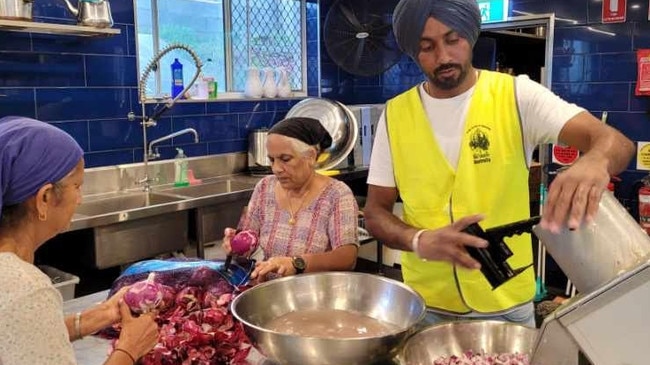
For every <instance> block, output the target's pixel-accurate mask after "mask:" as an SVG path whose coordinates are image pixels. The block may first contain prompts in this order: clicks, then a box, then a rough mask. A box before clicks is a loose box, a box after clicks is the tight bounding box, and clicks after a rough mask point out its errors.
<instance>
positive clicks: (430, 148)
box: [386, 71, 535, 313]
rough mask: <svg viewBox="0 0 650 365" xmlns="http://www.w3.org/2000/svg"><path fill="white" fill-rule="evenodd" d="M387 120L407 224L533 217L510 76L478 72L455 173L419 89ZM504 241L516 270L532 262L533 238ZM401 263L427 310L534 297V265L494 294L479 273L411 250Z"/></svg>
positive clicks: (483, 306) (508, 303)
mask: <svg viewBox="0 0 650 365" xmlns="http://www.w3.org/2000/svg"><path fill="white" fill-rule="evenodd" d="M441 117H444V116H441ZM386 123H387V130H388V138H389V141H390V148H391V154H392V160H393V170H394V174H395V181H396V185H397V189H398V190H399V195H400V197H401V198H402V201H403V203H404V216H403V219H404V221H405V222H406V223H408V224H410V225H412V226H415V227H420V228H429V229H437V228H441V227H444V226H446V225H449V224H450V223H451V222H453V221H454V220H456V219H459V218H462V217H465V216H468V215H471V214H479V213H480V214H484V215H485V219H484V220H483V221H481V222H480V223H479V224H480V225H481V227H483V229H487V228H490V227H494V226H498V225H502V224H507V223H512V222H515V221H518V220H521V219H526V218H528V217H529V216H530V209H529V196H528V166H527V163H526V156H525V152H524V146H523V136H522V131H521V123H520V118H519V111H518V108H517V103H516V99H515V86H514V78H513V77H512V76H510V75H505V74H502V73H497V72H491V71H481V73H480V75H479V78H478V81H477V83H476V86H475V90H474V93H473V95H472V98H471V101H470V106H469V110H468V113H467V119H466V120H465V127H464V130H463V136H462V138H461V147H460V156H459V160H458V166H457V168H456V170H454V169H453V168H452V167H451V166H450V164H449V162H448V161H447V159H446V157H445V155H444V153H443V152H442V150H441V148H440V146H439V145H438V142H437V141H436V138H435V136H434V134H433V130H432V127H431V124H430V123H429V120H428V118H427V116H426V112H425V110H424V107H423V104H422V101H421V100H420V95H419V93H418V88H417V87H414V88H412V89H410V90H408V91H406V92H405V93H403V94H400V95H398V96H397V97H395V98H393V99H391V100H389V101H388V103H387V107H386ZM505 242H506V244H508V246H509V247H510V249H511V250H512V252H513V253H514V255H513V256H512V257H511V258H510V259H508V263H509V264H510V265H511V266H512V267H513V268H520V267H524V266H527V265H530V264H531V263H532V259H533V255H532V244H531V239H530V234H524V235H521V236H514V237H509V238H506V240H505ZM401 265H402V274H403V277H404V282H405V283H407V284H408V285H410V286H411V287H413V288H414V289H415V290H417V291H418V292H419V293H420V294H421V295H422V296H423V297H424V299H425V301H426V303H427V306H429V307H431V308H435V309H440V310H444V311H447V312H452V313H467V312H470V311H472V310H473V311H476V312H482V313H495V312H500V311H504V310H506V309H509V308H512V307H514V306H517V305H520V304H523V303H526V302H528V301H530V300H532V298H533V296H534V295H535V278H534V273H533V269H532V268H530V269H528V270H526V271H525V272H524V273H522V274H520V275H519V276H517V277H515V278H514V279H511V280H509V281H508V282H507V283H505V284H503V285H501V286H499V287H498V288H497V289H495V290H492V287H491V286H490V284H489V283H488V281H487V279H485V277H484V276H483V274H482V273H481V272H480V271H479V270H467V269H464V268H461V267H455V266H453V265H451V264H450V263H448V262H440V261H423V260H421V259H420V258H418V257H417V255H415V254H414V253H412V252H404V253H403V254H402V259H401Z"/></svg>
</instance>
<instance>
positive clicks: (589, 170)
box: [541, 156, 610, 233]
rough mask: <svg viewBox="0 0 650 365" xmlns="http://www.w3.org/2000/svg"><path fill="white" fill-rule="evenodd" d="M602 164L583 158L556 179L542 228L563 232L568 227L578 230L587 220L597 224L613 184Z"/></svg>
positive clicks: (594, 159) (550, 190)
mask: <svg viewBox="0 0 650 365" xmlns="http://www.w3.org/2000/svg"><path fill="white" fill-rule="evenodd" d="M602 161H603V160H602V159H596V158H590V157H588V156H583V157H582V158H580V159H579V160H578V161H576V162H575V163H574V164H573V165H572V166H571V167H569V168H568V169H567V170H565V171H563V172H561V173H559V174H558V175H557V176H556V177H555V180H553V183H552V184H551V186H550V189H549V191H548V196H547V200H546V203H545V204H544V207H543V214H542V221H541V226H542V228H544V229H548V230H550V231H551V232H554V233H559V232H560V230H561V228H562V226H564V225H565V224H566V225H567V226H568V228H569V229H571V230H575V229H578V228H580V225H581V224H582V223H583V221H587V222H592V221H593V219H594V216H595V215H596V213H597V212H598V204H599V203H600V198H601V196H602V194H603V191H605V189H606V188H607V184H608V183H609V181H610V176H609V173H608V172H607V166H606V165H605V163H604V162H602Z"/></svg>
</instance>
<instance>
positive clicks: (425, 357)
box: [401, 320, 537, 365]
mask: <svg viewBox="0 0 650 365" xmlns="http://www.w3.org/2000/svg"><path fill="white" fill-rule="evenodd" d="M536 339H537V330H536V329H534V328H530V327H526V326H522V325H518V324H514V323H508V322H498V321H480V320H478V321H459V322H449V323H442V324H437V325H433V326H430V327H427V328H425V329H423V330H422V331H420V332H418V333H416V334H415V335H413V336H412V337H411V338H409V339H408V340H407V341H406V343H405V344H404V348H403V349H402V356H401V357H402V364H403V365H425V364H426V365H431V364H433V362H434V361H435V360H436V359H439V358H441V357H443V356H447V357H448V356H451V355H461V354H462V353H464V352H465V351H469V350H472V351H474V352H481V351H482V352H485V353H516V352H518V353H525V354H528V355H529V356H530V355H532V353H531V352H532V351H533V348H534V346H535V340H536Z"/></svg>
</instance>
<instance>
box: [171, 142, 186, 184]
mask: <svg viewBox="0 0 650 365" xmlns="http://www.w3.org/2000/svg"><path fill="white" fill-rule="evenodd" d="M176 151H178V153H177V154H176V157H174V186H176V187H178V186H188V185H189V184H190V181H189V179H188V177H187V156H185V153H183V150H182V149H180V148H177V149H176Z"/></svg>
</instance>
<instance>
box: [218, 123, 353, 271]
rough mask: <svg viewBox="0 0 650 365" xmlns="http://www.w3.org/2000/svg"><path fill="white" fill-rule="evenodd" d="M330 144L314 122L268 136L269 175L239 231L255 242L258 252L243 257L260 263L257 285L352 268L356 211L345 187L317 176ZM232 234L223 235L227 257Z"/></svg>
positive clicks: (260, 184)
mask: <svg viewBox="0 0 650 365" xmlns="http://www.w3.org/2000/svg"><path fill="white" fill-rule="evenodd" d="M331 144H332V136H331V135H330V134H329V132H328V131H327V129H325V127H323V125H322V124H321V122H320V121H319V120H318V119H314V118H306V117H296V118H286V119H284V120H282V121H280V122H278V123H276V124H275V125H274V126H273V127H272V128H271V129H270V130H269V133H268V139H267V141H266V148H267V152H268V157H269V160H270V162H271V169H272V171H273V175H270V176H267V177H265V178H263V179H262V180H260V181H259V182H258V183H257V184H256V186H255V190H254V191H253V195H252V196H251V199H250V201H249V203H248V206H247V209H246V212H245V214H244V215H243V217H242V219H241V221H240V222H239V229H240V230H248V231H253V232H255V233H256V234H257V235H258V236H259V246H256V247H253V248H252V249H251V250H249V251H253V252H248V253H247V255H251V254H252V255H254V256H256V257H255V258H259V259H260V261H258V262H257V264H256V267H255V269H254V271H253V272H252V273H251V277H252V278H253V279H254V280H255V281H257V282H261V281H266V280H270V279H274V278H277V277H280V276H290V275H297V274H301V273H303V272H318V271H342V270H346V271H347V270H351V269H352V268H354V265H355V263H356V259H357V252H358V244H359V243H358V242H357V241H358V239H357V226H358V212H359V207H358V205H357V202H356V200H355V198H354V195H353V194H352V191H351V190H350V188H349V187H348V186H347V185H346V184H345V183H344V182H342V181H339V180H337V179H333V178H331V177H329V176H325V175H323V174H320V173H318V172H317V171H316V168H317V164H318V158H319V156H320V155H321V153H323V152H324V151H325V150H326V149H327V148H329V147H330V146H331ZM235 232H236V230H235V229H233V228H226V229H225V232H224V239H223V248H224V251H226V253H228V254H230V252H231V251H232V246H231V245H230V240H231V239H232V238H233V237H234V236H235ZM258 247H259V249H260V250H257V251H255V249H256V248H258Z"/></svg>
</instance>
